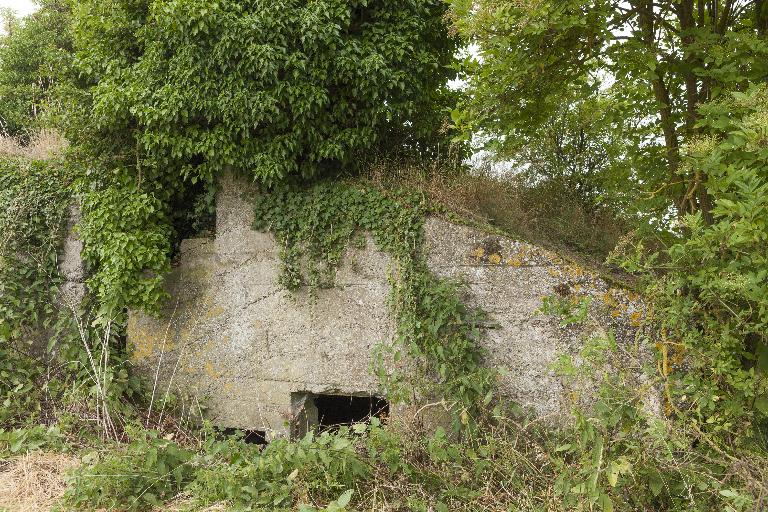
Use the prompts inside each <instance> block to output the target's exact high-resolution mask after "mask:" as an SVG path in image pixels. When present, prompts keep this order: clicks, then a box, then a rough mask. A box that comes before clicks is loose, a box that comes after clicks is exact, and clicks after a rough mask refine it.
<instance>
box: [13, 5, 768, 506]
mask: <svg viewBox="0 0 768 512" xmlns="http://www.w3.org/2000/svg"><path fill="white" fill-rule="evenodd" d="M448 4H450V9H449V6H448V5H447V4H446V3H444V2H440V1H437V0H434V1H433V0H428V1H407V2H386V1H378V0H377V1H341V0H318V1H313V2H299V1H296V0H284V1H280V2H274V1H271V2H268V1H261V0H250V1H246V2H242V1H219V2H213V3H211V2H207V1H198V0H184V1H177V0H163V1H155V2H149V1H147V0H137V1H134V0H130V1H129V0H114V1H106V2H105V1H101V0H99V1H95V0H94V1H85V2H68V1H59V0H45V1H44V2H42V3H41V6H42V8H41V10H40V11H38V13H36V14H35V15H34V16H32V17H30V18H27V19H25V20H16V19H14V18H12V17H8V18H7V21H6V26H7V28H8V29H9V30H8V35H7V36H3V37H2V39H1V40H0V96H2V102H0V128H1V129H2V133H3V135H12V136H14V137H15V138H14V139H10V138H8V137H4V138H2V140H0V153H3V155H4V156H3V157H2V158H1V159H0V237H1V238H0V405H1V406H0V457H3V458H6V457H13V456H16V455H18V454H20V453H23V452H25V451H31V450H38V449H48V450H70V451H75V452H77V453H78V454H79V455H81V456H82V460H81V466H80V468H79V469H77V470H76V471H75V472H74V473H72V475H71V477H70V480H69V487H68V490H67V493H66V496H65V497H64V501H63V502H62V504H61V505H62V507H65V508H70V509H77V510H80V509H89V508H92V509H98V508H111V509H126V510H148V509H149V508H150V507H153V506H163V503H165V502H167V501H168V500H170V499H173V498H175V497H177V496H178V495H182V496H185V497H186V500H185V501H184V504H183V505H182V508H183V507H186V508H188V509H191V510H194V509H200V508H202V507H207V506H210V505H216V504H223V506H225V507H227V508H228V509H235V510H238V509H239V510H300V511H303V512H309V511H320V510H324V511H328V512H334V511H335V512H340V511H344V510H354V509H359V510H364V509H375V510H392V511H400V510H411V511H424V512H426V511H437V512H442V511H448V510H466V511H475V510H494V511H496V510H498V511H501V510H530V511H538V510H541V511H544V510H547V511H550V510H563V511H566V510H568V511H570V510H584V511H586V510H590V511H593V510H602V511H611V510H622V511H623V510H626V511H631V510H663V511H676V510H680V511H682V510H686V511H687V510H698V511H702V512H703V511H709V510H727V511H734V512H735V511H744V512H746V511H757V510H763V509H765V507H766V506H767V505H766V503H767V500H768V473H767V472H766V470H765V468H766V467H768V460H767V459H766V453H767V452H768V339H766V333H767V332H768V288H766V282H768V260H767V259H766V251H765V247H766V244H767V243H768V240H767V238H768V203H766V198H768V149H767V148H768V135H767V134H768V110H767V108H768V92H766V86H765V82H766V79H768V68H766V62H768V59H766V58H765V57H766V55H768V43H766V36H767V35H768V2H766V1H763V0H755V1H750V2H748V1H740V0H734V1H731V0H716V1H707V2H694V1H693V0H675V1H672V0H669V1H666V0H663V1H657V2H641V1H634V0H630V1H627V2H619V1H606V2H585V1H581V0H569V1H558V2H552V1H538V2H518V1H511V0H510V1H503V0H502V1H498V0H493V1H491V0H488V1H485V0H480V1H465V0H453V1H451V2H448ZM446 15H448V16H447V17H446ZM446 21H450V22H451V23H453V27H452V29H453V30H451V29H450V28H449V27H447V26H446V24H445V23H446ZM459 37H461V38H463V41H460V40H459ZM469 43H471V44H474V45H475V46H476V48H477V49H478V53H479V56H480V57H481V58H477V59H476V58H473V57H471V56H470V57H469V58H467V59H465V61H464V62H463V65H459V63H457V62H455V60H454V55H455V53H456V51H457V49H458V48H459V47H460V46H461V45H462V44H469ZM456 69H461V71H462V72H463V73H464V74H465V78H467V80H468V84H469V85H468V91H467V92H468V94H461V93H458V92H455V91H454V92H451V91H450V90H449V89H448V88H447V81H448V79H450V78H453V77H454V76H455V74H456ZM451 111H452V112H451ZM449 112H451V116H450V117H451V121H452V122H453V124H454V125H455V126H454V127H451V126H450V123H449V122H448V120H447V119H446V117H448V113H449ZM43 114H45V115H43ZM53 121H55V123H56V125H57V126H59V127H60V128H62V129H63V130H64V131H65V133H66V135H67V138H68V139H69V141H70V142H71V147H70V150H69V152H68V154H67V156H66V158H60V159H53V160H48V161H46V162H41V161H37V160H35V158H37V157H38V156H43V155H44V154H47V153H48V151H47V150H46V151H42V150H41V151H38V149H36V146H35V144H32V142H33V141H34V140H35V137H36V135H35V133H36V132H37V130H38V129H40V128H49V127H50V126H49V125H50V123H51V122H53ZM455 129H459V130H462V134H461V136H459V137H455V135H456V132H455V131H454V130H455ZM45 133H48V134H51V133H52V132H50V131H48V132H45ZM473 137H476V138H477V140H485V141H489V142H488V144H487V145H486V149H488V150H490V151H491V154H492V156H493V157H494V158H496V159H499V160H504V159H507V160H509V162H510V165H512V166H513V167H516V170H517V171H519V172H517V174H515V175H514V176H502V175H495V174H493V173H492V172H490V171H489V172H485V173H482V172H477V171H469V170H467V169H466V168H465V167H464V166H462V165H461V164H460V163H459V164H451V165H446V164H445V161H446V159H448V160H450V161H452V162H456V161H458V162H460V161H461V159H462V158H463V157H464V150H465V144H466V143H467V141H469V140H471V139H472V138H473ZM452 138H456V140H460V141H461V144H463V145H459V146H458V147H456V146H454V147H450V140H451V139H452ZM42 139H43V138H38V140H42ZM44 145H45V144H42V146H44ZM43 149H44V148H43ZM372 151H378V152H379V154H382V155H383V156H384V160H385V161H389V162H398V163H397V164H386V163H384V164H382V163H380V162H379V163H373V164H372V165H371V159H370V158H362V157H361V155H368V154H371V152H372ZM5 155H13V156H12V157H7V156H5ZM30 157H31V159H32V161H30ZM403 158H405V159H407V161H413V162H416V164H415V165H413V166H410V167H408V168H407V169H404V167H405V166H404V165H402V164H401V163H400V162H403V161H404V160H403ZM230 169H235V170H236V171H239V172H241V173H242V174H244V175H246V176H247V177H248V178H251V179H253V180H254V181H255V182H257V184H258V185H259V186H260V187H261V189H262V194H261V196H260V197H259V198H257V199H256V205H255V208H256V217H257V225H256V226H255V227H256V228H258V229H268V230H270V231H272V232H273V233H275V235H276V236H277V238H278V240H279V241H280V243H281V246H282V258H283V264H284V268H283V273H282V276H281V282H282V284H283V285H284V286H286V287H287V288H289V289H297V288H300V287H309V288H310V289H313V290H318V289H320V288H322V287H325V286H332V285H333V278H334V275H335V271H336V268H337V266H338V265H339V264H340V262H341V261H342V258H343V256H344V253H345V251H346V250H347V249H348V248H349V247H354V246H360V245H361V244H364V243H367V236H370V237H371V239H372V240H373V242H374V243H376V245H377V246H378V247H379V248H380V249H382V250H384V251H385V252H387V253H389V254H390V255H391V256H392V258H393V270H392V272H391V281H392V295H391V307H392V311H393V313H394V316H395V318H396V319H397V336H396V340H395V342H396V343H395V344H394V346H393V348H392V352H389V353H387V352H386V351H383V352H382V353H381V354H380V371H381V376H382V379H383V386H384V387H385V388H386V390H387V392H388V398H389V399H390V400H392V401H398V400H406V401H408V400H415V401H422V400H424V399H426V398H429V399H442V402H443V404H444V405H445V406H447V407H448V408H449V409H450V410H451V411H452V412H453V420H454V427H455V429H454V430H455V432H450V433H449V432H445V431H444V430H442V429H438V430H437V432H424V431H420V430H418V429H415V427H414V426H413V425H408V424H404V425H399V424H398V425H387V426H386V427H384V426H382V425H381V424H380V423H379V422H378V420H373V421H372V422H371V423H370V424H368V425H354V426H353V427H352V428H351V429H341V430H340V431H339V432H326V433H311V434H309V435H308V436H307V437H306V438H304V439H301V440H297V441H294V442H289V441H287V440H281V441H277V442H274V443H272V444H271V445H270V446H268V447H267V448H265V449H263V450H262V449H260V448H258V447H255V446H252V445H247V444H245V443H243V442H242V440H240V439H238V438H237V437H234V438H229V439H223V438H222V437H221V436H219V435H217V434H215V433H214V432H213V431H212V430H210V429H207V428H205V429H198V428H192V427H190V426H188V425H187V426H185V425H179V424H177V423H176V421H175V420H174V419H173V418H172V415H168V414H166V415H165V416H163V415H162V414H161V415H160V417H156V415H153V414H152V411H151V410H150V411H146V410H145V407H144V406H145V402H146V394H145V392H144V391H143V387H142V384H141V382H140V381H139V379H138V378H137V377H136V376H135V375H133V374H132V372H131V368H130V365H129V363H128V362H127V361H126V354H125V353H124V348H123V342H122V340H121V335H122V330H123V327H124V326H123V325H122V323H123V322H124V320H125V313H126V309H127V308H129V307H135V308H144V309H146V310H149V311H157V310H158V308H159V307H160V305H161V304H162V303H163V301H164V300H165V295H164V293H163V292H162V289H161V283H162V281H163V277H164V274H165V272H166V271H167V270H168V269H169V268H170V258H171V256H172V253H173V251H174V250H175V247H176V246H177V245H178V241H179V239H180V238H182V237H185V236H188V234H189V233H191V232H196V231H199V230H204V229H205V225H206V223H207V222H209V220H208V218H209V216H210V214H211V208H212V203H213V197H214V193H215V181H216V179H217V177H218V176H219V175H220V174H221V173H222V172H224V171H229V170H230ZM362 171H366V172H362ZM350 176H351V177H350ZM73 196H76V197H77V199H78V200H79V202H80V203H81V205H82V211H83V221H82V222H81V223H80V226H79V232H80V234H81V236H82V237H83V239H84V241H85V251H84V258H85V260H86V264H87V266H88V271H89V274H90V280H89V287H90V294H89V297H88V298H87V300H86V302H85V303H84V304H83V305H82V308H81V309H80V310H76V311H62V310H61V309H60V308H58V307H56V306H57V303H58V302H60V300H59V290H58V285H59V283H60V281H61V278H60V276H59V274H58V271H57V266H56V263H57V254H58V251H59V249H60V243H61V235H62V229H63V226H64V222H65V220H66V217H67V214H68V207H69V203H70V201H71V198H72V197H73ZM446 211H447V212H449V213H450V214H451V215H453V216H454V217H453V218H457V217H456V216H457V214H458V216H463V217H469V218H471V220H472V221H481V222H483V223H487V224H490V225H491V226H493V227H494V228H495V229H500V230H503V231H506V232H507V233H513V234H515V235H518V236H521V237H523V238H526V239H529V240H531V241H534V242H538V243H544V244H545V245H547V246H549V247H553V248H556V249H563V248H564V249H567V251H569V252H570V253H571V254H577V255H578V254H583V253H586V254H587V255H588V257H589V258H590V259H591V260H594V259H595V258H598V259H603V258H604V257H605V256H606V255H607V254H608V253H611V252H612V253H613V254H612V259H611V262H612V264H614V265H616V266H621V267H623V268H625V269H627V270H629V271H632V272H634V273H636V274H637V275H639V276H640V278H641V279H643V284H645V291H646V298H647V301H648V304H649V305H650V308H649V309H650V310H649V314H648V316H647V318H645V325H644V329H642V330H641V331H640V332H641V334H648V335H649V339H645V338H643V339H638V344H641V345H642V344H654V343H655V344H656V348H657V352H658V353H657V361H656V363H657V364H658V368H647V369H646V370H647V371H648V374H647V377H648V378H649V382H648V383H647V384H645V385H654V384H655V383H658V384H659V386H660V387H661V388H662V389H663V392H664V397H663V403H662V404H661V409H662V414H661V415H656V414H653V413H651V412H650V411H649V404H647V403H645V402H643V399H642V396H641V393H639V390H638V385H639V383H638V382H637V380H636V379H635V377H633V378H630V377H629V373H630V372H624V371H623V370H622V368H626V367H629V368H634V369H637V368H639V367H641V366H643V364H644V363H645V361H640V360H637V359H634V358H633V357H634V355H633V354H630V353H625V352H623V351H622V349H621V348H620V347H619V346H618V345H617V343H616V342H615V340H614V335H613V333H611V332H594V333H591V335H590V336H589V337H588V339H586V340H585V346H584V349H583V351H582V352H581V353H580V354H579V355H578V357H574V358H568V357H565V356H564V357H563V358H562V359H561V360H560V363H559V365H558V368H557V371H558V372H559V373H560V374H561V375H562V377H563V379H564V380H565V382H566V384H567V385H568V388H569V389H568V394H567V396H568V397H570V398H572V399H573V403H572V404H571V405H572V412H573V418H572V419H573V422H571V423H566V424H563V425H560V426H558V427H557V428H555V427H554V426H552V425H545V424H543V423H542V422H540V421H539V420H536V419H531V418H528V417H525V416H522V415H519V414H517V413H516V412H515V408H514V407H512V406H511V405H510V406H509V407H507V406H506V405H505V404H504V403H503V402H502V401H499V400H498V399H497V397H496V396H495V394H494V386H493V384H494V380H495V376H496V374H495V372H494V371H493V370H491V369H486V368H484V367H483V365H482V359H483V354H482V351H481V350H479V348H478V346H479V345H478V343H477V342H478V340H479V339H480V338H481V336H482V326H483V325H484V322H483V320H484V319H483V314H482V312H481V311H477V310H474V309H472V308H469V307H468V306H466V305H465V304H464V303H463V301H462V300H461V297H462V293H461V292H462V288H461V285H460V284H457V283H453V282H451V281H446V280H442V279H438V278H437V277H435V276H434V275H432V274H431V273H430V272H429V270H428V269H427V266H426V263H425V260H424V254H423V253H422V243H423V240H422V237H423V233H422V227H423V222H424V216H425V215H427V214H430V213H435V212H443V213H444V212H446ZM630 231H631V235H630V236H627V237H624V235H625V234H626V233H628V232H630ZM619 242H620V243H619ZM617 243H618V247H616V246H617ZM614 248H615V249H616V250H613V251H612V249H614ZM590 259H588V260H587V261H590ZM594 307H596V306H595V304H594V303H591V302H590V301H589V300H588V299H585V298H583V297H578V296H573V297H567V298H562V297H552V298H547V299H546V300H545V301H544V304H543V305H542V311H543V312H545V313H546V314H550V315H555V316H557V317H559V320H560V323H561V326H563V328H572V327H574V326H578V325H580V324H582V323H584V322H585V321H588V320H589V317H590V312H591V311H592V308H594ZM33 340H34V343H32V341H33ZM46 342H47V345H48V350H47V351H43V350H42V345H41V344H45V343H46ZM32 346H34V347H35V350H31V348H30V347H32ZM392 362H394V364H392ZM393 370H395V371H394V372H393ZM414 378H415V381H411V380H409V379H414ZM412 384H418V385H417V386H416V387H414V386H412ZM585 389H594V390H596V392H595V393H594V396H591V398H589V399H586V397H583V396H581V394H582V393H583V391H584V390H585ZM163 401H164V403H163V404H162V405H161V406H160V409H161V410H163V411H164V412H165V411H166V410H167V409H168V408H172V407H173V397H165V398H163ZM166 401H167V403H166ZM155 410H157V408H155ZM138 411H141V412H140V413H139V412H138ZM414 429H415V430H414Z"/></svg>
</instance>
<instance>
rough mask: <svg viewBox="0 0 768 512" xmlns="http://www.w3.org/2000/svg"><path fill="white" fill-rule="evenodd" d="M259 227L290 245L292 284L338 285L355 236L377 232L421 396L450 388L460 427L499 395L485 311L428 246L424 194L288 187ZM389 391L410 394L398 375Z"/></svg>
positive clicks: (268, 198)
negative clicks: (487, 353) (429, 258)
mask: <svg viewBox="0 0 768 512" xmlns="http://www.w3.org/2000/svg"><path fill="white" fill-rule="evenodd" d="M255 212H256V216H255V218H256V222H255V225H254V228H255V229H257V230H269V231H272V232H273V233H274V234H275V236H276V237H277V239H278V241H279V243H280V244H281V247H282V252H281V258H282V261H283V269H282V274H281V277H280V282H281V284H282V285H283V286H285V287H286V288H288V289H289V290H296V289H298V288H300V287H302V286H308V287H310V289H312V290H317V289H318V288H322V287H327V286H332V285H333V277H334V274H335V271H336V269H337V268H338V266H339V264H340V263H341V261H342V258H343V255H344V251H345V249H346V248H347V246H348V245H350V244H357V245H362V244H365V241H366V239H365V233H369V234H370V236H371V237H372V238H373V240H374V242H375V243H376V245H377V246H378V248H379V249H381V250H382V251H384V252H386V253H388V254H389V255H390V256H392V258H393V262H394V268H393V272H392V284H393V287H392V296H391V298H392V304H391V305H392V308H393V312H394V314H395V317H396V319H397V334H396V340H395V341H396V343H395V347H396V348H395V353H394V359H395V361H399V360H401V359H402V357H403V355H405V354H407V355H408V356H409V357H410V358H411V359H412V360H413V361H414V364H415V366H416V368H410V369H409V370H410V371H411V372H412V373H413V371H414V370H415V373H416V374H418V375H421V376H426V377H428V378H427V379H420V380H421V381H423V382H422V383H421V384H422V386H419V388H420V389H419V390H418V392H419V394H420V395H421V396H422V397H423V396H430V397H431V396H435V395H439V396H442V397H443V398H444V399H445V400H446V402H447V403H448V404H449V405H450V406H452V407H451V409H452V411H453V413H454V419H455V422H456V426H457V427H458V426H460V425H461V424H464V425H466V424H470V423H471V422H472V420H473V419H475V415H476V414H479V413H480V411H481V410H483V409H484V408H483V407H482V406H483V405H487V404H488V403H489V402H490V401H491V400H492V398H493V385H492V384H493V381H494V375H493V372H492V371H491V370H489V369H487V368H484V367H483V365H482V358H483V353H482V350H481V349H480V348H479V344H478V341H479V339H480V337H481V336H482V329H481V321H482V318H483V314H482V312H481V311H479V310H475V309H472V308H469V307H467V306H466V305H465V304H464V303H463V302H462V300H461V297H460V286H459V285H458V284H457V283H454V282H451V281H449V280H445V279H440V278H438V277H436V276H435V275H433V274H432V273H431V272H430V271H429V269H428V267H427V263H426V259H425V254H424V250H423V245H424V240H423V224H424V215H425V213H426V212H427V206H426V204H425V202H424V200H423V199H422V198H421V197H419V196H418V195H415V194H408V193H405V192H381V191H378V190H374V189H370V188H367V187H365V186H362V185H360V184H351V183H341V182H338V181H333V182H331V181H322V182H319V183H316V184H313V185H303V186H287V185H286V186H282V187H279V188H277V189H275V190H274V191H272V192H271V193H268V194H264V195H261V196H260V197H259V198H258V200H257V202H256V206H255ZM389 377H390V378H389V379H388V380H389V382H388V383H387V384H390V386H388V387H389V388H390V391H391V392H390V398H391V399H399V400H405V399H407V398H408V397H407V396H406V394H405V393H404V390H405V388H404V386H400V385H398V384H401V383H402V382H399V381H400V380H401V378H400V377H398V376H397V375H396V376H394V377H392V376H391V375H389Z"/></svg>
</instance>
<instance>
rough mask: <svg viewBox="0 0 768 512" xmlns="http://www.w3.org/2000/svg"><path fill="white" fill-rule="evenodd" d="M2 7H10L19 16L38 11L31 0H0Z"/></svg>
mask: <svg viewBox="0 0 768 512" xmlns="http://www.w3.org/2000/svg"><path fill="white" fill-rule="evenodd" d="M0 7H10V8H11V9H13V10H14V11H16V13H17V14H18V15H19V16H26V15H27V14H29V13H31V12H33V11H35V10H37V6H36V5H35V4H34V3H33V2H32V1H31V0H0Z"/></svg>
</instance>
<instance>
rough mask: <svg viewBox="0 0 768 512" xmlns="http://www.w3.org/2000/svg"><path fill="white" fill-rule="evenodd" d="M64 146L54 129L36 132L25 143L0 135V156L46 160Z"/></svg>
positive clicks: (63, 141)
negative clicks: (27, 142)
mask: <svg viewBox="0 0 768 512" xmlns="http://www.w3.org/2000/svg"><path fill="white" fill-rule="evenodd" d="M66 146H67V143H66V141H65V140H64V138H63V137H62V136H61V135H59V133H58V132H56V131H54V130H42V131H40V132H38V133H37V134H36V135H35V136H34V137H32V140H31V141H30V142H29V144H27V145H23V144H20V143H19V141H18V140H16V139H14V138H12V137H6V136H2V135H0V156H10V157H21V158H29V159H30V160H47V159H49V158H55V157H56V156H58V155H59V154H61V152H62V151H63V150H64V148H66Z"/></svg>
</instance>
